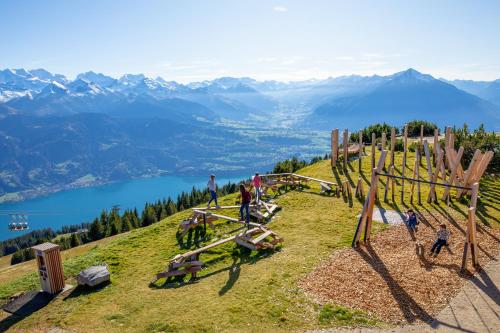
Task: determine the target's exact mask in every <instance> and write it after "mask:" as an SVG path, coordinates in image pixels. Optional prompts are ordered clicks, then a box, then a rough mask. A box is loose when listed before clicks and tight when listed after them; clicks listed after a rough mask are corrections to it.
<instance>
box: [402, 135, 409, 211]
mask: <svg viewBox="0 0 500 333" xmlns="http://www.w3.org/2000/svg"><path fill="white" fill-rule="evenodd" d="M407 150H408V125H405V128H404V133H403V169H402V170H401V176H403V179H402V180H401V203H404V195H405V179H404V176H405V171H406V154H407Z"/></svg>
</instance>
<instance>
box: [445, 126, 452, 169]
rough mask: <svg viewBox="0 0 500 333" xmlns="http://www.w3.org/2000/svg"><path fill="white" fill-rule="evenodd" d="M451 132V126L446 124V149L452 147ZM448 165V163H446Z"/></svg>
mask: <svg viewBox="0 0 500 333" xmlns="http://www.w3.org/2000/svg"><path fill="white" fill-rule="evenodd" d="M450 134H451V127H450V126H446V127H445V129H444V149H445V150H446V149H447V148H450ZM446 166H447V167H448V165H446Z"/></svg>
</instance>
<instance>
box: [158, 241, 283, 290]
mask: <svg viewBox="0 0 500 333" xmlns="http://www.w3.org/2000/svg"><path fill="white" fill-rule="evenodd" d="M277 251H279V248H278V249H276V250H271V249H263V250H259V251H251V250H250V249H247V248H244V247H241V246H238V247H237V248H235V249H234V251H233V253H232V259H233V261H232V263H231V265H229V266H226V267H223V268H220V269H218V270H215V271H213V272H210V273H207V274H205V275H202V276H200V277H196V278H194V279H193V278H191V279H190V280H188V281H186V277H185V276H175V277H169V278H167V279H165V282H164V283H163V284H157V283H154V284H150V288H152V289H176V288H181V287H184V286H186V285H190V284H193V283H197V282H199V281H202V280H204V279H206V278H209V277H211V276H212V275H216V274H220V273H222V272H226V271H227V272H228V274H229V276H228V279H227V281H226V284H225V285H224V286H223V287H222V288H221V290H219V295H220V296H222V295H224V294H225V293H227V292H228V291H229V290H231V289H232V288H233V286H234V285H235V284H236V282H237V281H238V279H239V277H240V271H241V266H244V265H253V264H255V263H257V262H258V261H260V260H262V259H265V258H268V257H270V256H272V255H273V254H274V253H276V252H277Z"/></svg>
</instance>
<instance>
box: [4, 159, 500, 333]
mask: <svg viewBox="0 0 500 333" xmlns="http://www.w3.org/2000/svg"><path fill="white" fill-rule="evenodd" d="M399 160H400V156H399V155H398V161H399ZM398 163H399V165H400V162H398ZM369 164H370V162H369V158H365V159H364V175H365V176H366V177H367V178H368V179H369V178H370V174H369V169H370V165H369ZM408 164H413V158H412V157H409V163H408ZM329 165H330V162H329V161H321V162H319V163H317V164H315V165H312V166H309V167H307V168H305V169H303V170H301V171H300V173H301V174H305V175H309V176H313V177H318V178H322V179H326V180H333V181H335V179H336V178H339V179H343V178H345V175H344V174H343V173H342V172H340V173H339V172H335V173H334V174H332V171H331V169H330V167H329ZM352 167H353V168H354V169H357V161H353V162H352ZM422 170H423V169H422ZM422 172H423V171H422ZM422 174H424V173H422ZM358 176H359V175H358V173H357V172H354V171H352V172H351V173H350V178H351V179H352V185H353V187H354V186H355V183H356V182H357V179H358ZM365 185H366V184H365ZM408 185H409V184H408ZM379 187H380V188H381V189H382V188H383V182H379ZM426 188H427V187H426V186H423V187H422V190H423V194H425V193H426V191H428V190H426ZM365 190H367V187H365ZM408 190H409V186H408ZM481 191H484V192H483V193H485V194H484V195H483V199H484V201H483V204H482V208H481V209H480V211H482V213H480V214H479V215H480V217H481V219H482V220H484V222H486V223H489V224H491V225H492V226H494V227H498V218H499V213H498V208H497V207H498V199H496V198H498V192H499V187H498V180H497V179H496V178H489V179H486V180H485V182H484V184H482V187H481ZM381 193H382V192H381ZM439 193H441V192H440V191H438V194H439ZM397 198H398V199H399V196H397ZM423 198H426V197H425V196H424V197H423ZM495 200H496V201H495ZM423 201H425V199H424V200H423ZM234 202H235V195H230V196H226V197H224V198H221V204H222V205H226V204H234ZM277 202H278V204H279V205H280V206H281V207H282V210H281V211H279V212H278V213H277V215H276V217H275V218H274V220H273V221H272V223H271V224H270V228H271V229H272V230H274V231H275V232H277V233H278V234H279V235H280V236H282V237H283V238H284V239H285V241H284V244H283V246H282V248H281V249H280V250H279V251H276V252H270V251H262V252H255V251H253V252H250V251H248V250H246V249H241V248H240V247H238V246H236V245H235V244H234V243H227V244H225V245H223V246H220V247H217V248H214V249H212V250H211V251H209V252H208V253H206V254H203V255H201V257H200V259H201V260H202V261H204V262H205V263H206V264H207V265H206V267H205V269H203V271H202V272H201V274H199V277H200V279H199V280H198V281H197V282H196V283H194V284H182V283H170V284H168V285H161V282H162V281H159V282H160V284H158V285H154V286H151V285H150V284H149V282H150V280H151V279H152V278H153V276H154V275H155V274H156V273H157V272H159V271H161V270H163V269H164V268H165V266H166V265H167V263H168V260H169V259H170V258H172V257H173V256H174V255H176V254H177V253H180V252H185V251H187V250H188V248H196V247H198V246H203V245H205V244H209V243H211V242H213V241H215V240H216V239H220V238H223V237H226V236H228V235H230V233H229V232H230V231H231V230H233V229H235V228H236V227H237V226H235V225H234V224H227V223H226V224H223V225H222V226H220V227H218V228H217V229H216V230H214V231H212V230H210V229H209V228H208V230H207V232H206V234H205V233H204V232H203V230H202V229H198V230H197V231H192V232H191V234H190V235H187V236H185V238H184V240H183V242H182V246H180V245H179V243H178V240H177V238H176V231H177V226H178V223H179V221H181V220H182V219H183V218H185V217H186V216H188V215H189V213H190V212H189V211H185V212H181V213H179V214H176V215H174V216H171V217H169V218H167V219H165V220H163V221H161V222H159V223H157V224H154V225H152V226H150V227H147V228H144V229H138V230H134V231H132V232H130V233H128V234H126V235H121V236H118V237H116V238H115V239H114V240H112V241H111V242H109V243H107V244H105V245H103V246H98V247H96V248H93V249H92V250H90V251H89V252H88V253H86V254H84V255H81V256H78V257H74V258H70V259H68V260H66V261H65V263H64V267H65V273H66V276H67V277H68V282H69V283H74V276H75V275H76V273H77V272H78V271H79V270H81V269H83V268H85V267H88V266H90V265H92V264H95V263H99V262H106V263H107V264H108V265H109V266H110V269H111V273H112V283H111V284H109V285H108V286H106V287H105V288H102V289H100V290H98V291H95V292H73V293H72V294H70V295H69V296H68V297H66V298H64V297H63V298H58V299H56V300H55V301H53V302H52V303H51V304H50V305H48V306H47V307H46V308H44V309H42V310H40V311H38V312H36V313H34V314H32V315H31V316H29V317H27V318H25V319H24V320H22V321H20V322H18V323H16V324H15V326H14V327H15V328H17V329H19V330H28V331H37V330H42V329H44V328H50V327H54V326H58V327H62V328H68V329H74V330H76V331H92V332H107V333H111V332H192V331H197V332H220V331H231V332H236V331H238V332H250V331H252V332H255V331H257V332H259V331H273V332H281V331H283V332H285V331H290V330H305V329H311V328H318V327H324V326H336V325H341V326H359V325H362V326H386V324H384V323H383V322H382V321H380V320H378V319H377V318H373V317H371V316H369V315H367V314H366V313H364V312H362V311H358V310H356V309H347V308H344V307H342V306H341V305H338V304H336V305H331V304H330V305H320V304H318V303H316V302H315V301H314V300H312V299H311V298H310V297H308V296H307V295H306V294H304V292H303V291H302V290H301V289H299V288H298V287H297V283H298V281H299V280H300V279H301V278H303V277H304V276H305V275H306V274H308V273H309V272H311V271H312V270H313V268H314V267H315V266H316V265H317V264H318V263H319V262H320V261H321V260H323V259H325V258H327V257H328V256H329V255H330V254H331V253H332V251H334V250H336V249H339V248H344V247H348V246H350V243H351V240H352V237H353V234H354V229H355V226H356V223H357V219H356V215H357V214H359V212H360V210H361V207H362V201H361V200H358V199H356V198H354V199H353V200H352V201H351V200H348V199H346V198H343V197H340V198H337V197H331V196H323V195H320V194H319V185H317V184H311V188H309V189H304V190H303V191H292V192H287V193H285V194H283V195H281V196H279V197H278V198H277ZM407 202H409V200H407ZM380 204H382V205H384V206H386V207H387V208H392V209H401V210H402V209H405V207H404V206H402V205H401V204H399V203H397V204H392V203H380ZM443 205H444V203H440V204H439V205H435V204H432V205H431V204H427V203H425V204H424V205H423V206H421V207H420V209H428V210H430V211H433V212H440V211H441V210H443V209H444V210H446V209H448V208H444V207H443ZM465 209H466V206H465V205H464V204H462V203H456V204H455V203H454V206H452V207H451V208H449V210H450V211H453V212H454V213H455V212H456V214H457V215H460V214H461V213H460V212H463V211H465ZM230 215H232V216H237V211H236V210H235V211H234V212H232V213H231V214H230ZM216 223H220V222H218V221H217V222H216ZM385 227H386V226H385V225H383V224H381V223H375V224H374V230H373V231H374V232H380V231H382V230H384V229H385ZM347 264H348V263H347ZM37 288H38V278H37V277H36V276H35V274H34V273H32V274H28V275H23V276H21V277H19V278H17V279H14V280H12V281H10V282H8V283H5V284H2V285H1V286H0V298H1V299H6V298H7V297H8V296H10V295H12V294H14V293H16V292H19V291H25V290H29V289H37Z"/></svg>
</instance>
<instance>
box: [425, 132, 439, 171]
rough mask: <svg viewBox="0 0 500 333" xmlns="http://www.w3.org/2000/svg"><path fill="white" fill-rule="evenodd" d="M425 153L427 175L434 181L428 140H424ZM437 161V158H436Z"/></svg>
mask: <svg viewBox="0 0 500 333" xmlns="http://www.w3.org/2000/svg"><path fill="white" fill-rule="evenodd" d="M424 153H425V160H426V162H427V176H429V180H431V181H432V165H431V157H430V153H429V144H428V143H427V140H424ZM436 161H437V158H436Z"/></svg>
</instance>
